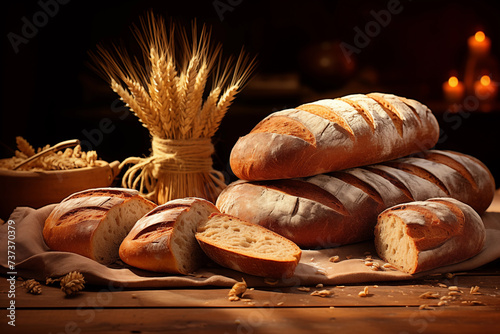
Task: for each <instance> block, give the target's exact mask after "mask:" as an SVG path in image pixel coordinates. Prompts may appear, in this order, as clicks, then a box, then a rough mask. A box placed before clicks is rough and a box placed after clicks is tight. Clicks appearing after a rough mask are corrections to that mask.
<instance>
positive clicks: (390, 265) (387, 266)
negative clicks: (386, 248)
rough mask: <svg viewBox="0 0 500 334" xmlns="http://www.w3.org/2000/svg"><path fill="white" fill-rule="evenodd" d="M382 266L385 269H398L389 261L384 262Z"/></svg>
mask: <svg viewBox="0 0 500 334" xmlns="http://www.w3.org/2000/svg"><path fill="white" fill-rule="evenodd" d="M382 268H384V269H392V270H396V269H397V268H396V267H394V266H393V265H392V264H390V263H388V262H386V263H384V264H383V265H382Z"/></svg>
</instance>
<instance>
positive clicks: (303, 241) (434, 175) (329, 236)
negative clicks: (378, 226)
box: [216, 150, 495, 248]
mask: <svg viewBox="0 0 500 334" xmlns="http://www.w3.org/2000/svg"><path fill="white" fill-rule="evenodd" d="M494 193H495V182H494V179H493V176H492V175H491V173H490V172H489V170H488V168H486V167H485V166H484V165H483V164H482V163H478V161H477V159H474V158H473V157H470V156H467V155H463V154H460V153H456V152H451V151H438V150H429V151H425V152H422V153H420V154H418V155H415V156H414V157H411V158H401V159H396V160H393V161H389V162H385V163H380V164H375V165H369V166H364V167H358V168H351V169H346V170H343V171H338V172H331V173H326V174H318V175H314V176H311V177H306V178H297V179H285V180H269V181H244V180H239V181H236V182H233V183H232V184H230V185H229V186H228V187H227V188H226V189H225V190H223V191H222V193H221V194H220V195H219V197H218V199H217V203H216V205H217V207H218V208H219V210H220V211H221V212H223V213H228V214H232V215H234V216H237V217H239V218H242V219H244V220H247V221H250V222H252V223H257V224H260V225H262V226H265V227H267V228H269V229H271V230H273V231H275V232H277V233H279V234H281V235H283V236H285V237H286V238H289V239H291V240H292V241H294V242H295V243H296V244H298V245H299V246H301V247H314V248H316V247H321V248H325V247H331V246H338V245H340V244H348V243H353V242H358V241H363V240H367V239H369V238H372V237H373V235H372V233H371V231H372V229H373V225H374V224H375V221H376V217H377V215H378V214H379V213H380V212H382V211H383V210H384V209H386V208H388V207H391V206H394V205H397V204H400V203H406V202H411V201H423V200H427V199H429V198H433V197H451V198H455V199H457V200H460V201H462V202H464V203H466V204H468V205H470V206H471V207H472V208H473V209H474V210H476V211H477V212H479V213H483V212H484V211H485V210H486V209H487V208H488V206H489V205H490V204H491V201H492V200H493V196H494Z"/></svg>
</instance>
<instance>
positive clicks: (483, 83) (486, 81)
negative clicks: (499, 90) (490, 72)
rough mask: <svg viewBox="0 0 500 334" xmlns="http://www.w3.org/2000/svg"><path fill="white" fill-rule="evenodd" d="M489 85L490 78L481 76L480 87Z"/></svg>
mask: <svg viewBox="0 0 500 334" xmlns="http://www.w3.org/2000/svg"><path fill="white" fill-rule="evenodd" d="M490 83H491V79H490V77H489V76H487V75H483V76H482V77H481V85H483V86H488V85H489V84H490Z"/></svg>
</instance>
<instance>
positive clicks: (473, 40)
mask: <svg viewBox="0 0 500 334" xmlns="http://www.w3.org/2000/svg"><path fill="white" fill-rule="evenodd" d="M468 44H469V51H470V53H471V54H473V55H476V56H481V55H486V54H488V52H490V48H491V40H490V39H489V38H488V37H486V35H485V34H484V32H482V31H478V32H476V33H475V34H474V36H471V37H469V39H468Z"/></svg>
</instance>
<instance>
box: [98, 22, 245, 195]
mask: <svg viewBox="0 0 500 334" xmlns="http://www.w3.org/2000/svg"><path fill="white" fill-rule="evenodd" d="M192 31H193V32H192V36H191V38H189V37H188V34H187V33H186V30H185V29H182V27H177V28H176V27H175V25H174V24H172V25H171V26H170V29H167V27H166V25H165V21H164V20H163V19H162V18H161V17H158V16H154V15H153V14H152V13H148V15H147V16H146V18H145V19H141V26H140V28H138V27H134V33H135V36H136V39H137V41H138V42H139V44H140V45H141V48H142V51H143V56H144V60H145V61H144V63H145V65H142V64H140V63H139V62H138V61H137V60H136V59H135V58H132V57H130V56H129V55H128V53H127V52H126V50H125V49H123V48H119V47H116V46H115V48H114V53H113V52H112V51H109V50H106V49H105V48H103V47H98V52H97V54H95V55H92V56H93V58H94V60H95V62H96V64H97V65H98V69H99V70H100V71H101V72H102V73H104V74H105V77H106V79H107V80H108V81H109V83H110V85H111V88H112V90H113V91H114V92H115V93H117V94H118V95H119V96H120V98H121V99H122V101H124V102H125V103H126V105H127V106H128V107H129V108H130V109H131V110H132V111H133V112H134V114H135V115H136V116H137V117H138V118H139V120H140V121H141V123H142V124H143V125H144V126H145V127H146V128H147V129H148V130H149V132H150V134H151V146H152V154H151V155H150V156H149V157H142V158H141V157H129V158H127V159H125V160H124V161H123V162H122V164H121V166H122V167H123V166H125V165H132V166H131V167H130V168H129V169H128V170H127V171H126V172H125V174H124V176H123V178H122V185H123V186H124V187H128V188H135V189H138V190H139V191H140V192H141V193H143V194H144V195H146V197H147V198H149V199H150V200H152V201H155V202H157V203H158V204H163V203H165V202H167V201H169V200H171V199H175V198H182V197H188V196H196V197H202V198H206V199H208V200H210V201H215V200H216V198H217V196H218V194H219V193H220V192H221V191H222V190H223V189H224V187H225V183H224V177H223V175H222V173H220V172H218V171H216V170H214V169H213V168H212V154H213V153H214V147H213V145H212V142H211V138H212V137H213V136H214V134H215V132H216V131H217V129H218V127H219V125H220V123H221V121H222V119H223V117H224V115H225V114H226V112H227V110H228V108H229V106H230V105H231V103H232V102H233V100H234V98H235V96H236V94H237V93H238V92H240V90H241V89H242V88H243V86H244V84H245V83H246V82H247V80H248V78H249V76H250V73H251V72H252V71H253V69H254V66H255V61H254V59H250V57H248V55H247V54H246V53H245V52H243V51H242V52H241V53H240V55H239V56H238V57H237V58H236V61H234V59H233V58H232V57H230V58H229V59H227V60H222V58H221V46H220V45H217V46H215V47H214V46H212V45H211V44H210V32H209V31H208V30H207V29H206V28H205V27H203V28H202V30H201V33H200V34H199V35H198V32H197V29H196V24H193V27H192ZM176 33H177V34H176ZM176 43H177V44H180V45H181V47H180V48H178V49H176V48H175V47H174V45H176ZM209 78H211V79H212V84H211V87H210V91H208V92H205V90H206V88H207V87H208V86H209V85H208V84H207V81H208V79H209ZM205 96H206V98H205Z"/></svg>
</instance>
